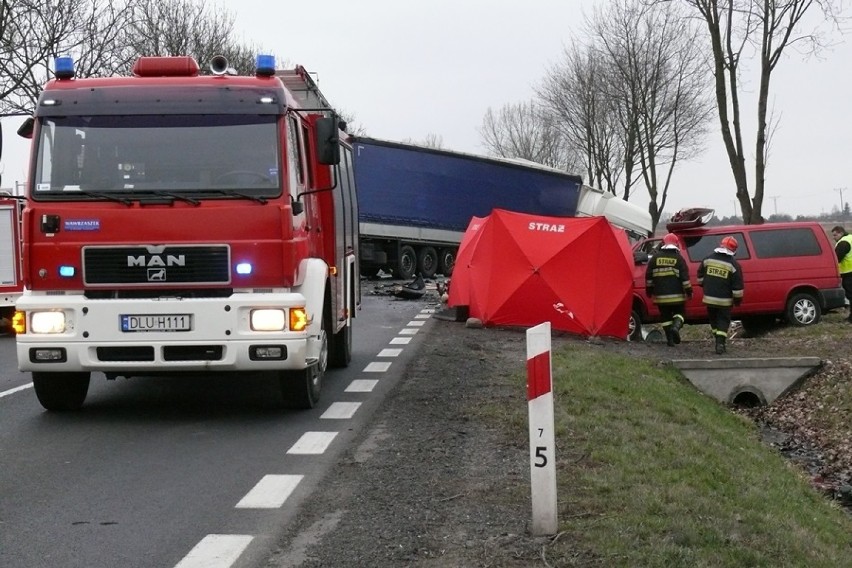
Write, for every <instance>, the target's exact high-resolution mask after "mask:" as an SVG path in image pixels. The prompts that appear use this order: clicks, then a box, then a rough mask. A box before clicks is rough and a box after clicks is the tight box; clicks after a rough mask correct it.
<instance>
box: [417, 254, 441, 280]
mask: <svg viewBox="0 0 852 568" xmlns="http://www.w3.org/2000/svg"><path fill="white" fill-rule="evenodd" d="M417 267H418V268H419V269H420V275H421V276H422V277H423V278H432V277H433V276H435V273H436V272H437V271H438V252H437V251H436V250H435V248H434V247H422V248H421V249H420V252H419V254H418V255H417Z"/></svg>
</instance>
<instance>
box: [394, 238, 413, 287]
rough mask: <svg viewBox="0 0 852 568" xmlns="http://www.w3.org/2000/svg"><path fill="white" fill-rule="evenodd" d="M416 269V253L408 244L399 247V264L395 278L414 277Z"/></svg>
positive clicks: (408, 278) (406, 278)
mask: <svg viewBox="0 0 852 568" xmlns="http://www.w3.org/2000/svg"><path fill="white" fill-rule="evenodd" d="M416 271H417V255H416V254H415V253H414V248H413V247H411V246H409V245H402V246H401V247H399V264H398V265H397V272H398V274H397V278H399V279H401V280H410V279H411V278H414V273H415V272H416Z"/></svg>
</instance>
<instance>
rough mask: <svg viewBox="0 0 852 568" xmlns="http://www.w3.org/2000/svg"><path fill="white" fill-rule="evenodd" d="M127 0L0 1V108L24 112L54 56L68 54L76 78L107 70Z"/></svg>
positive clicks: (112, 62) (48, 74) (49, 70)
mask: <svg viewBox="0 0 852 568" xmlns="http://www.w3.org/2000/svg"><path fill="white" fill-rule="evenodd" d="M128 14H129V11H128V7H127V4H126V3H121V2H113V1H110V0H11V1H9V0H2V1H0V46H1V47H0V50H2V53H0V85H1V86H0V109H2V111H3V113H4V114H5V113H20V114H29V113H31V112H32V109H33V108H35V104H36V101H37V100H38V96H39V94H40V93H41V89H42V85H44V83H45V82H46V81H47V80H48V79H49V78H50V77H51V76H52V66H53V60H54V59H55V58H56V57H57V56H59V55H72V56H74V58H75V60H76V67H77V70H78V74H79V75H81V76H91V75H100V74H105V73H108V72H111V71H112V70H113V69H115V66H116V65H118V64H119V63H120V61H119V62H117V61H116V54H117V53H119V52H120V49H116V45H115V44H116V41H117V39H116V38H117V35H118V33H119V30H121V29H122V28H123V26H124V24H125V23H126V21H127V20H126V18H127V16H128Z"/></svg>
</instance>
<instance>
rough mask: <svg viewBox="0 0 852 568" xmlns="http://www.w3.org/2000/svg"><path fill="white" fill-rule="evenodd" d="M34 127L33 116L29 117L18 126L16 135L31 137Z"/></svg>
mask: <svg viewBox="0 0 852 568" xmlns="http://www.w3.org/2000/svg"><path fill="white" fill-rule="evenodd" d="M34 129H35V119H34V118H33V117H29V118H27V119H26V120H25V121H24V123H23V124H22V125H21V126H19V127H18V136H20V137H21V138H32V137H33V130H34Z"/></svg>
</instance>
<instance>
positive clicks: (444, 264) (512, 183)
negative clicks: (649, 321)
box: [352, 137, 652, 279]
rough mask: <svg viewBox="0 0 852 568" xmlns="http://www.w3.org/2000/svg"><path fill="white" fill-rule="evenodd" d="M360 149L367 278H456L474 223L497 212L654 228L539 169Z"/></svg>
mask: <svg viewBox="0 0 852 568" xmlns="http://www.w3.org/2000/svg"><path fill="white" fill-rule="evenodd" d="M352 144H353V161H354V164H353V167H354V173H355V186H356V189H357V192H358V203H359V214H358V219H359V230H360V258H361V273H362V274H364V275H374V274H376V273H378V271H380V270H381V271H384V272H385V273H388V274H392V275H393V276H394V277H396V278H400V279H409V278H412V277H413V276H415V275H416V274H418V273H419V274H420V275H422V276H423V277H424V278H431V277H433V276H435V275H436V274H443V275H445V276H449V275H450V274H451V273H452V269H453V265H454V264H455V258H456V252H457V250H458V246H459V243H460V242H461V239H462V235H463V234H464V231H465V230H466V229H467V226H468V224H469V223H470V220H471V218H472V217H484V216H486V215H488V214H490V213H491V210H492V209H495V208H499V209H507V210H509V211H517V212H520V213H530V214H539V215H548V216H564V217H575V216H605V217H607V218H608V219H609V220H610V222H612V223H613V224H614V225H617V226H619V227H622V228H624V229H626V230H628V231H630V232H632V233H634V234H636V235H637V236H647V235H648V234H649V233H650V231H651V228H652V225H651V216H650V214H649V213H648V212H647V211H646V210H644V209H642V208H641V207H638V206H636V205H633V204H631V203H628V202H626V201H624V200H622V199H619V198H618V197H616V196H615V195H613V194H612V193H608V192H604V191H601V190H599V189H595V188H592V187H589V186H586V185H583V180H582V178H581V177H580V176H577V175H574V174H570V173H567V172H564V171H560V170H557V169H554V168H550V167H548V166H545V165H542V164H538V163H536V162H531V161H527V160H518V159H505V158H494V157H487V156H479V155H475V154H468V153H464V152H457V151H450V150H444V149H438V148H431V147H425V146H419V145H415V144H409V143H402V142H393V141H389V140H379V139H376V138H369V137H354V138H353V139H352Z"/></svg>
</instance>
